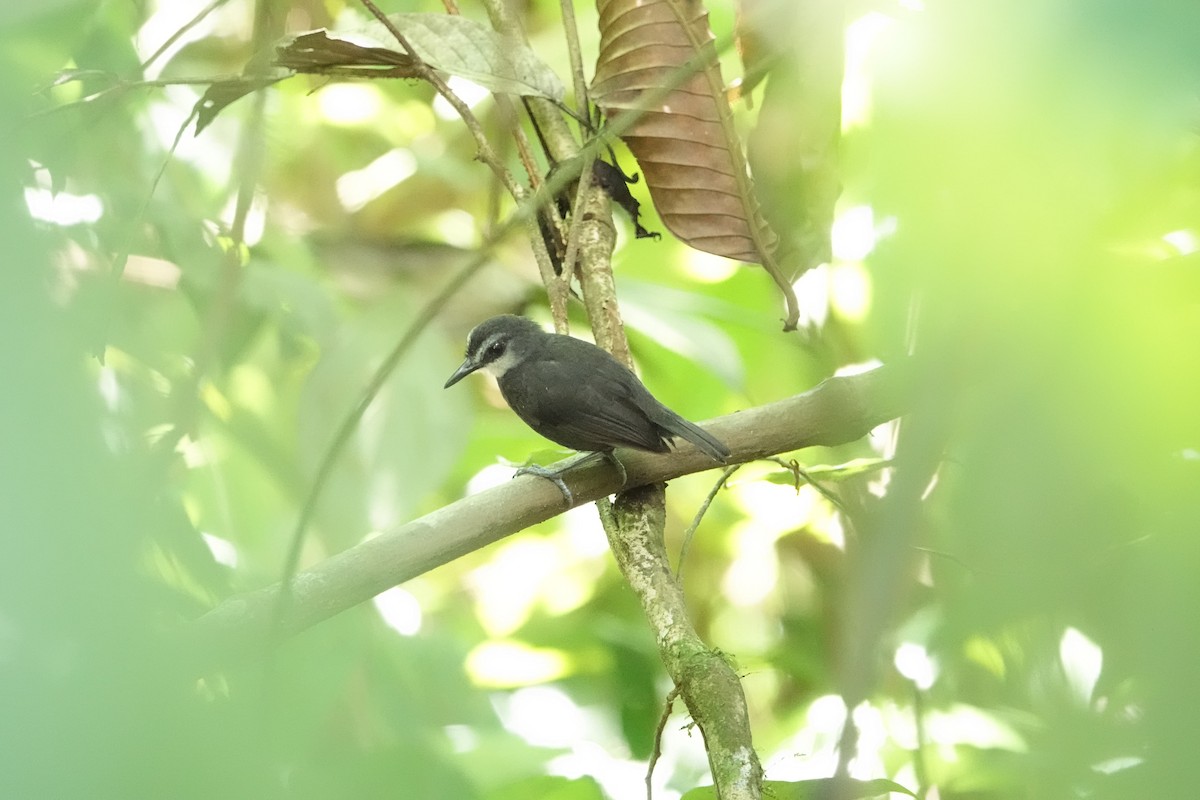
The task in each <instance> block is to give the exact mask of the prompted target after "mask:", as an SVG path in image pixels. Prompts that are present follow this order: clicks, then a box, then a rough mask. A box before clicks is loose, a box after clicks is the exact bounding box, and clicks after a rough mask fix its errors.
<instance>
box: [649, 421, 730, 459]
mask: <svg viewBox="0 0 1200 800" xmlns="http://www.w3.org/2000/svg"><path fill="white" fill-rule="evenodd" d="M665 410H666V411H667V415H666V418H664V419H662V420H659V424H660V425H661V426H662V427H663V428H664V429H666V430H667V431H669V432H670V433H671V434H672V435H674V436H678V437H679V438H681V439H687V440H688V441H689V442H691V443H692V444H694V445H696V447H698V448H699V449H700V450H701V451H702V452H704V453H705V454H706V455H707V456H708V457H709V458H711V459H712V460H713V461H720V462H721V463H722V464H728V463H729V456H730V455H731V453H730V451H729V448H728V447H726V446H725V443H724V442H722V441H721V440H720V439H718V438H717V437H715V436H713V435H712V434H711V433H709V432H708V431H706V430H704V429H703V428H701V427H700V426H699V425H696V424H694V423H692V422H689V421H687V420H686V419H684V418H683V417H681V416H679V415H678V414H676V413H674V412H673V411H671V410H670V409H665Z"/></svg>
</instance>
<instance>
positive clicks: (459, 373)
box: [442, 356, 483, 389]
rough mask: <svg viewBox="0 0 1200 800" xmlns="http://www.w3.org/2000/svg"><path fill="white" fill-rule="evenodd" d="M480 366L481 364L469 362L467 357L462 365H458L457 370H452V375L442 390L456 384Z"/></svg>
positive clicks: (469, 359)
mask: <svg viewBox="0 0 1200 800" xmlns="http://www.w3.org/2000/svg"><path fill="white" fill-rule="evenodd" d="M482 366H483V364H476V363H475V362H474V361H472V360H471V358H470V356H468V357H467V358H465V359H463V363H461V364H459V365H458V369H456V370H454V374H453V375H451V376H450V380H448V381H446V385H445V386H443V387H442V388H443V389H449V388H450V387H451V386H453V385H454V384H456V383H458V382H459V381H461V380H462V379H463V378H465V377H467V376H468V375H470V374H471V373H472V372H474V371H475V370H477V369H479V368H480V367H482Z"/></svg>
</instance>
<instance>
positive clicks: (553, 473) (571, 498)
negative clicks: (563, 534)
mask: <svg viewBox="0 0 1200 800" xmlns="http://www.w3.org/2000/svg"><path fill="white" fill-rule="evenodd" d="M571 466H573V465H571V464H568V465H567V466H566V467H559V468H558V469H550V468H549V467H539V466H538V465H537V464H529V465H527V466H524V467H521V468H520V469H519V470H517V474H516V475H513V477H514V478H515V477H517V475H537V476H538V477H539V478H545V479H546V480H548V481H550V482H552V483H553V484H554V485H555V486H557V487H558V490H559V491H560V492H562V496H563V499H564V500H566V501H567V507H568V508H570V507H571V506H573V505H575V495H573V494H571V489H570V488H569V487H568V486H567V484H566V482H565V481H564V480H563V479H562V476H563V473H564V472H566V471H567V469H568V468H570V467H571Z"/></svg>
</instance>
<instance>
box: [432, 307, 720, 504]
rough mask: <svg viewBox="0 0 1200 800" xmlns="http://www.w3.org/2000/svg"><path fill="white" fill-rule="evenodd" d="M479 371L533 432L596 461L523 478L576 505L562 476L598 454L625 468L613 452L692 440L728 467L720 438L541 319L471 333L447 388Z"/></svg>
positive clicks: (500, 320) (502, 322)
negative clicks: (548, 485) (547, 484)
mask: <svg viewBox="0 0 1200 800" xmlns="http://www.w3.org/2000/svg"><path fill="white" fill-rule="evenodd" d="M476 370H483V371H485V372H488V373H490V374H491V375H492V376H493V377H495V378H496V382H497V383H498V384H499V386H500V394H502V395H503V396H504V400H505V402H507V403H508V405H509V407H510V408H511V409H512V410H513V411H514V412H515V413H516V415H517V416H518V417H520V418H521V419H522V420H523V421H524V422H525V424H526V425H528V426H529V427H530V428H532V429H533V430H534V431H535V432H536V433H539V434H541V435H542V436H544V437H546V438H547V439H549V440H550V441H552V442H555V443H556V444H559V445H561V446H563V447H567V448H570V449H572V450H578V451H580V452H582V453H585V454H588V455H587V457H585V458H584V459H580V460H578V461H575V462H571V463H568V464H567V465H566V466H563V467H560V468H558V469H548V468H545V467H537V466H527V467H523V468H522V469H521V470H519V471H518V473H517V474H523V473H525V474H534V475H539V476H541V477H543V478H547V479H549V480H551V481H553V482H554V483H555V484H556V485H557V486H558V488H559V490H560V491H561V492H562V493H563V496H564V497H565V498H566V500H567V504H568V506H569V505H572V504H573V502H574V501H573V498H572V495H571V491H570V489H569V488H568V487H567V485H566V484H565V483H564V482H563V480H562V475H563V473H565V472H566V471H568V470H570V469H574V468H576V467H578V466H580V465H581V464H582V463H583V462H584V461H585V460H588V459H589V458H590V457H591V454H599V455H600V456H603V457H605V458H607V459H608V460H609V461H611V462H612V463H613V465H614V466H615V467H616V468H617V469H618V470H619V471H620V473H621V481H622V484H624V482H625V468H624V466H623V465H622V464H621V462H620V461H619V460H618V459H617V458H616V456H615V455H613V449H614V448H617V447H628V448H633V449H635V450H644V451H647V452H651V453H666V452H669V451H670V450H671V443H672V439H673V438H675V437H678V438H681V439H685V440H687V441H689V442H691V443H692V444H694V445H695V446H696V447H697V448H698V449H699V450H701V451H702V452H703V453H705V454H706V455H707V456H708V457H709V458H711V459H713V460H714V461H717V462H720V463H722V464H726V463H728V461H729V458H730V455H731V453H730V450H729V448H728V447H726V446H725V443H724V442H722V441H721V440H720V439H718V438H717V437H715V436H713V435H712V434H711V433H709V432H707V431H706V430H704V429H703V428H701V427H699V426H698V425H696V424H694V423H692V422H689V421H687V420H686V419H684V418H683V417H681V416H679V415H678V414H676V413H675V412H674V411H672V410H671V409H669V408H667V407H666V406H665V405H663V404H662V403H660V402H659V401H658V400H657V399H655V397H654V395H652V394H650V390H649V389H647V388H646V387H645V386H644V385H643V384H642V382H641V381H640V380H639V379H638V377H637V376H636V375H635V374H634V373H633V371H632V370H630V369H628V368H627V367H625V365H623V364H622V363H621V362H620V361H617V359H615V358H613V357H612V355H610V354H609V353H608V352H607V351H605V350H603V349H601V348H599V347H597V346H596V345H594V344H591V343H590V342H585V341H583V340H582V339H576V338H574V337H571V336H565V335H562V334H558V333H549V332H547V331H545V330H543V329H542V327H541V326H540V325H538V324H537V323H536V322H534V321H533V320H530V319H527V318H525V317H518V316H515V315H512V314H503V315H501V316H497V317H492V318H490V319H487V320H484V321H483V322H481V323H479V324H478V325H476V326H475V328H474V329H472V331H471V332H470V333H469V334H467V351H466V357H465V358H464V359H463V362H462V364H460V365H459V367H458V369H456V370H455V371H454V373H453V374H452V375H451V376H450V378H449V380H447V381H446V385H445V388H447V389H448V388H450V387H451V386H453V385H454V384H456V383H458V382H459V381H460V380H462V379H463V378H465V377H466V376H467V375H470V374H471V373H472V372H475V371H476Z"/></svg>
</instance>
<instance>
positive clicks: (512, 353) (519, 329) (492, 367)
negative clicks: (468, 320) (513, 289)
mask: <svg viewBox="0 0 1200 800" xmlns="http://www.w3.org/2000/svg"><path fill="white" fill-rule="evenodd" d="M546 335H547V334H546V332H545V331H543V330H542V329H541V327H540V326H539V325H538V324H537V323H536V322H533V321H532V320H528V319H525V318H524V317H515V316H512V315H511V314H505V315H504V316H500V317H492V318H491V319H487V320H484V321H483V322H481V323H479V324H478V325H476V326H475V328H474V329H473V330H472V331H471V332H470V333H469V334H467V355H466V358H464V359H463V362H462V364H460V365H459V367H458V369H456V370H454V374H453V375H451V376H450V380H448V381H446V388H449V387H451V386H453V385H454V384H456V383H458V382H459V381H460V380H462V379H463V378H465V377H466V376H468V375H470V374H471V373H472V372H474V371H475V370H477V369H482V370H483V371H484V372H489V373H491V374H492V375H493V376H494V377H496V378H499V377H500V376H501V375H503V374H504V373H505V372H507V371H508V370H509V369H511V368H512V367H513V366H515V365H516V364H519V363H520V362H521V360H522V359H523V358H524V357H525V356H527V355H529V353H530V352H532V351H533V349H534V347H536V346H537V344H538V343H539V342H540V340H541V339H542V337H544V336H546Z"/></svg>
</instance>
